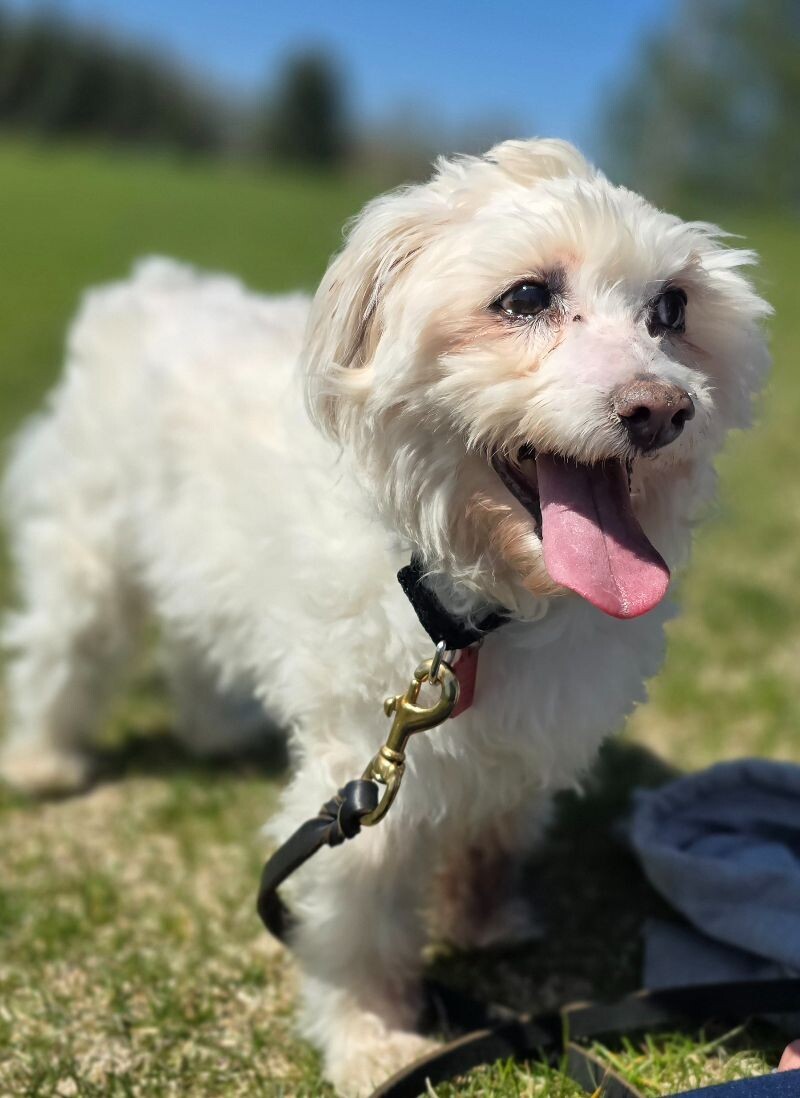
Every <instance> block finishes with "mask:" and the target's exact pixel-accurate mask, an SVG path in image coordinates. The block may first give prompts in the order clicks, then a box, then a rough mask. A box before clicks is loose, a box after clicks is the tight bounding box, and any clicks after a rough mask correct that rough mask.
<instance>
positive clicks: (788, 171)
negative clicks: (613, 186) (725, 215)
mask: <svg viewBox="0 0 800 1098" xmlns="http://www.w3.org/2000/svg"><path fill="white" fill-rule="evenodd" d="M799 120H800V6H798V4H797V2H796V0H704V2H703V3H702V4H698V3H696V2H695V3H693V2H692V0H683V2H682V3H681V5H680V6H679V8H678V9H677V15H676V17H675V18H674V20H673V22H672V25H671V27H670V29H668V30H667V31H666V32H661V33H660V34H659V35H658V37H657V38H654V39H653V40H651V41H650V42H649V43H647V45H646V47H645V49H644V51H643V54H642V57H641V59H640V60H639V62H638V64H637V65H636V67H635V69H634V72H633V74H632V76H631V78H630V79H629V80H628V81H627V83H626V84H625V86H624V87H623V88H622V89H621V90H620V91H619V93H618V94H617V95H616V97H615V98H614V99H613V100H612V104H611V107H610V109H609V111H608V112H607V117H606V124H605V130H606V135H607V148H608V159H609V160H610V161H611V162H612V163H613V165H614V168H615V171H616V172H617V173H618V174H619V175H620V176H621V178H623V179H624V180H626V181H627V182H628V183H630V184H631V185H633V186H636V187H637V188H640V189H641V190H643V191H644V192H645V193H646V194H647V195H648V196H649V197H651V198H653V199H654V200H655V201H658V202H662V203H665V204H677V205H679V206H683V207H684V208H687V207H692V206H694V205H699V204H700V202H702V203H708V201H709V199H711V200H712V201H715V202H719V201H722V202H725V201H728V202H743V201H747V202H762V203H767V204H769V205H778V206H783V207H792V208H795V209H800V122H799Z"/></svg>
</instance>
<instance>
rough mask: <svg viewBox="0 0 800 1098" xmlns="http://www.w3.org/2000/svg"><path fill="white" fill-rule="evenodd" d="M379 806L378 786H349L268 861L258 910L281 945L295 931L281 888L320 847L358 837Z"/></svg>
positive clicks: (366, 783) (359, 782)
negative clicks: (368, 815)
mask: <svg viewBox="0 0 800 1098" xmlns="http://www.w3.org/2000/svg"><path fill="white" fill-rule="evenodd" d="M377 803H378V787H377V785H376V784H375V782H371V781H364V780H363V779H361V778H359V779H357V780H356V781H352V782H348V783H347V785H345V786H344V787H343V788H342V789H340V790H339V792H338V793H337V794H336V796H335V797H331V799H330V800H329V801H326V802H325V804H324V805H323V806H322V808H320V810H319V812H318V813H317V815H316V816H312V818H311V819H310V820H306V822H305V823H303V824H301V825H300V827H298V829H297V831H295V833H294V834H293V835H292V836H291V837H290V838H289V839H287V841H286V842H285V843H284V844H283V846H281V847H279V849H278V850H276V851H275V853H274V854H273V855H272V857H271V858H270V859H269V860H268V861H267V863H266V864H265V866H264V868H263V869H262V871H261V882H260V884H259V888H258V900H257V902H256V910H257V911H258V914H259V916H260V917H261V921H262V923H263V924H264V926H265V927H266V928H267V930H268V931H269V932H270V934H272V935H273V936H274V937H275V938H277V939H278V940H279V941H281V942H285V941H286V938H287V936H288V935H289V932H290V931H291V928H292V916H291V912H290V911H289V909H288V908H287V907H286V904H285V903H284V902H283V900H282V899H281V898H280V896H279V895H278V889H279V888H280V886H281V885H282V884H283V882H284V881H285V880H286V878H287V877H290V876H291V875H292V873H294V872H295V870H297V869H299V868H300V866H301V865H303V863H304V862H307V861H308V859H309V858H310V857H311V856H312V855H314V854H316V852H317V851H318V850H319V849H320V848H321V847H323V846H339V844H340V843H343V842H344V841H345V839H352V838H353V836H355V835H357V834H358V833H359V831H360V830H361V819H362V817H363V816H366V815H367V814H368V813H369V812H372V810H373V809H374V808H375V806H376V805H377Z"/></svg>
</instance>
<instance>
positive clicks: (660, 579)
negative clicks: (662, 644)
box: [536, 454, 669, 618]
mask: <svg viewBox="0 0 800 1098" xmlns="http://www.w3.org/2000/svg"><path fill="white" fill-rule="evenodd" d="M536 472H537V475H538V479H539V501H540V503H541V508H542V543H543V548H544V563H545V565H546V567H547V571H548V572H549V573H550V576H551V578H552V579H554V580H555V582H556V583H560V584H561V585H562V586H564V587H568V588H569V589H570V590H571V591H575V592H577V594H579V595H582V596H583V598H585V599H588V601H589V602H591V603H592V604H593V605H594V606H597V607H598V608H599V609H600V610H604V611H605V612H606V613H607V614H612V615H613V616H614V617H615V618H635V617H638V616H639V614H646V613H647V611H648V610H652V609H653V607H654V606H657V605H658V603H659V602H660V601H661V600H662V598H663V597H664V595H665V594H666V591H667V587H668V586H669V568H668V567H667V565H666V564H665V563H664V561H663V559H662V558H661V556H660V555H659V554H658V553H657V552H656V550H655V549H654V548H653V546H652V545H651V544H650V542H649V541H648V540H647V538H646V536H645V533H644V531H643V530H642V528H641V526H640V525H639V522H638V520H637V518H636V516H635V515H634V513H633V507H632V506H631V497H630V492H629V491H628V479H627V475H626V472H625V469H624V468H623V465H622V463H621V462H619V461H609V462H604V463H603V464H601V465H576V464H575V462H569V461H565V460H564V459H563V458H559V457H554V456H553V455H552V454H539V455H537V457H536Z"/></svg>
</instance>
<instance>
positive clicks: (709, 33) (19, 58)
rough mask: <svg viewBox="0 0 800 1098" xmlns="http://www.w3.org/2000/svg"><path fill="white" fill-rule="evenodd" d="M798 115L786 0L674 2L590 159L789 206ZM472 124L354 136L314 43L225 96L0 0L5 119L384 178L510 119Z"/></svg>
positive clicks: (407, 171)
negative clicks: (16, 11) (247, 89)
mask: <svg viewBox="0 0 800 1098" xmlns="http://www.w3.org/2000/svg"><path fill="white" fill-rule="evenodd" d="M798 119H800V0H680V2H679V3H678V4H676V5H675V6H674V7H673V8H669V9H665V19H664V22H663V25H662V26H661V28H660V29H659V31H658V32H657V34H656V35H655V36H654V37H653V38H652V39H651V40H650V41H649V42H646V43H645V44H644V46H643V48H642V51H641V54H640V56H639V57H638V59H637V60H636V61H635V63H634V64H633V66H632V69H631V71H630V73H629V75H628V76H627V77H626V78H625V81H624V83H623V85H622V86H620V87H619V88H618V89H617V91H616V93H615V94H614V95H612V97H611V99H610V101H609V103H608V104H607V106H606V109H605V112H604V124H603V132H604V138H605V139H604V145H605V149H606V156H605V158H604V159H605V160H606V161H607V162H608V163H609V165H610V167H611V168H612V171H613V174H614V175H615V177H616V178H621V179H623V180H624V181H626V182H628V183H629V184H631V185H632V186H635V187H637V188H638V189H640V190H642V191H643V192H644V193H646V194H647V195H648V196H649V197H651V198H652V199H654V200H655V201H656V202H660V203H662V204H664V205H669V206H676V207H678V208H680V209H682V210H683V211H685V212H691V211H692V209H693V208H698V209H699V208H701V207H704V208H707V206H708V204H709V200H711V202H712V203H719V202H725V201H727V202H731V203H740V202H758V203H762V204H764V203H766V204H770V205H773V206H776V207H777V206H780V207H782V208H790V209H794V210H796V211H800V122H799V121H798ZM473 121H474V125H473V127H472V131H473V132H471V133H468V134H461V135H458V137H457V139H455V140H454V139H453V138H452V137H451V139H450V140H449V141H448V140H446V139H445V138H444V137H443V135H442V134H441V133H436V132H434V131H435V125H434V127H433V128H431V125H430V123H429V121H428V120H427V119H423V120H420V119H419V118H417V119H415V118H414V116H413V115H412V116H410V117H409V116H406V115H404V116H403V117H399V118H398V119H396V120H395V121H394V122H393V123H392V121H391V120H388V121H387V124H386V125H384V126H383V127H382V128H381V131H380V132H373V133H366V132H358V133H357V132H356V130H355V127H354V126H353V125H352V124H351V120H350V116H349V111H348V104H347V96H346V94H345V85H344V81H343V78H342V75H341V73H340V72H339V70H338V69H337V67H336V66H335V65H334V64H333V62H332V61H331V60H330V58H328V57H327V56H326V55H325V54H322V53H319V52H309V53H306V54H302V55H298V56H294V57H290V58H288V59H287V61H286V63H285V65H284V66H283V68H282V70H281V71H279V72H278V73H276V74H275V76H274V81H273V82H272V83H271V84H270V86H268V87H266V88H265V89H264V91H263V93H262V94H261V95H260V96H258V97H256V98H255V99H254V100H253V101H251V102H236V101H233V100H232V99H231V98H230V97H227V96H225V95H224V94H223V93H222V92H221V91H220V90H214V89H213V87H210V86H209V84H208V81H205V82H201V79H200V77H199V76H196V75H192V74H191V73H189V72H186V71H183V70H182V69H181V68H180V66H177V65H176V64H175V63H174V61H172V60H171V59H169V58H166V57H160V56H159V55H158V54H155V53H154V52H153V51H152V50H151V49H148V48H147V47H145V46H140V45H135V44H130V43H125V42H122V41H115V40H112V39H110V38H108V37H107V36H104V35H102V34H100V33H99V32H96V31H93V30H92V29H90V28H87V27H84V26H81V25H78V24H74V23H71V22H68V21H67V20H65V19H63V18H60V17H59V16H57V15H56V14H54V13H53V12H44V13H41V12H40V13H39V14H36V15H33V16H30V17H22V16H20V15H12V14H11V13H9V12H8V11H7V10H6V9H4V8H3V6H2V0H0V126H2V127H5V128H13V129H17V130H21V131H24V132H28V133H34V134H39V135H42V136H45V137H59V136H69V137H74V136H77V137H87V138H93V139H102V140H106V141H112V142H120V143H134V144H146V145H149V146H154V145H155V146H161V147H166V148H172V149H177V150H180V151H183V152H202V153H204V154H211V155H220V156H222V155H224V156H230V157H241V158H248V159H251V160H257V161H270V162H283V163H289V164H294V165H297V166H299V167H302V168H304V169H306V170H308V169H314V170H334V169H337V168H340V167H342V166H346V165H347V166H354V167H356V168H362V169H363V168H366V169H367V170H370V171H371V172H372V173H373V174H375V173H376V172H377V173H378V174H383V175H385V176H386V177H387V179H390V180H391V179H394V178H404V177H405V178H409V177H418V176H420V175H422V174H424V173H425V171H426V170H427V164H428V163H429V161H430V158H431V156H432V154H434V153H435V152H437V151H438V152H441V151H445V150H450V149H452V148H459V149H461V150H462V151H478V146H479V145H480V146H481V147H483V148H485V147H487V146H488V145H489V144H491V143H492V141H493V140H496V139H498V138H499V137H502V136H509V135H510V134H511V132H512V130H513V129H514V127H509V125H508V120H505V122H501V121H500V120H498V119H492V120H486V119H484V120H479V119H477V120H473ZM487 121H489V122H490V123H491V124H488V125H487ZM479 137H480V140H479Z"/></svg>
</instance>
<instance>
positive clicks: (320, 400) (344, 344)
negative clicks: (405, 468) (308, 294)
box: [304, 185, 446, 437]
mask: <svg viewBox="0 0 800 1098" xmlns="http://www.w3.org/2000/svg"><path fill="white" fill-rule="evenodd" d="M445 215H446V209H445V206H444V204H443V203H442V201H441V199H439V198H437V196H436V195H435V193H433V192H432V191H431V189H430V188H429V187H426V186H424V185H423V186H412V187H407V188H404V189H402V190H400V191H395V192H393V193H391V194H388V195H382V196H381V197H380V198H376V199H374V200H373V201H372V202H370V203H368V205H367V206H366V207H365V208H364V210H363V211H362V212H361V213H360V214H359V215H358V217H357V218H356V219H355V220H354V221H353V222H352V225H351V227H350V229H349V231H348V233H347V239H346V242H345V245H344V247H343V249H342V250H341V252H339V254H338V255H337V256H336V258H335V259H334V260H333V262H332V263H331V265H330V266H329V267H328V270H327V271H326V273H325V275H324V277H323V279H322V282H321V283H320V286H319V289H318V290H317V293H316V295H315V297H314V303H313V305H312V309H311V316H310V319H309V327H308V333H307V338H306V346H305V354H304V366H305V371H306V396H307V404H308V408H309V411H310V413H311V416H312V418H313V419H314V421H315V422H316V423H317V425H318V426H319V427H321V428H322V429H323V430H324V431H325V432H326V433H328V434H330V435H332V436H334V437H340V436H341V430H342V427H343V422H342V420H343V416H344V414H345V411H346V409H348V408H349V409H350V410H352V409H353V408H354V407H355V406H356V405H358V403H359V398H363V396H365V395H366V392H367V391H368V388H369V385H370V374H371V371H370V370H369V366H370V363H371V360H372V357H373V354H374V351H375V348H376V346H377V344H378V341H379V339H380V336H381V333H382V316H381V310H382V304H383V298H384V295H385V293H386V291H387V289H388V288H389V287H390V286H391V285H393V284H394V283H395V282H396V281H397V279H398V278H400V277H401V276H402V275H403V273H404V272H405V271H406V270H407V269H408V267H409V266H410V265H411V264H412V262H413V260H414V257H415V256H416V255H417V254H418V253H419V252H420V251H421V250H422V248H423V247H424V246H425V244H426V242H427V241H428V240H429V239H430V236H431V233H432V231H433V229H434V226H435V224H436V223H437V222H438V221H439V220H441V218H442V217H444V216H445Z"/></svg>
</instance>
